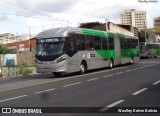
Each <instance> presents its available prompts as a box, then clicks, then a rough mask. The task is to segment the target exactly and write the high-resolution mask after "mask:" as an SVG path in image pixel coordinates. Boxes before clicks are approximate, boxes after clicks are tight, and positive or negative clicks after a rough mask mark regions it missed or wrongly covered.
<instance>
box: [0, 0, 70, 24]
mask: <svg viewBox="0 0 160 116" xmlns="http://www.w3.org/2000/svg"><path fill="white" fill-rule="evenodd" d="M0 1H2V2H5V3H7V4H10V5H13V6H16V7H19V8H22V9H25V10H28V11H30V12H33V13H36V14H39V15H43V16H45V17H49V18H51V19H52V20H59V21H64V22H68V20H62V19H58V18H53V17H51V16H49V15H46V14H43V13H40V12H37V11H34V10H31V9H28V8H25V7H22V6H20V5H18V4H13V3H11V2H8V1H5V0H0ZM69 22H70V21H69Z"/></svg>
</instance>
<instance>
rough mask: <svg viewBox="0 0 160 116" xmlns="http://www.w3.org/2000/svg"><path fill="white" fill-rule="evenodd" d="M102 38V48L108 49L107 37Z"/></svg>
mask: <svg viewBox="0 0 160 116" xmlns="http://www.w3.org/2000/svg"><path fill="white" fill-rule="evenodd" d="M101 40H102V50H107V49H108V47H107V38H101Z"/></svg>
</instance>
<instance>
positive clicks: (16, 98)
mask: <svg viewBox="0 0 160 116" xmlns="http://www.w3.org/2000/svg"><path fill="white" fill-rule="evenodd" d="M26 96H28V95H21V96H17V97H12V98H8V99H4V100H0V103H1V102H5V101H9V100H14V99H18V98H22V97H26Z"/></svg>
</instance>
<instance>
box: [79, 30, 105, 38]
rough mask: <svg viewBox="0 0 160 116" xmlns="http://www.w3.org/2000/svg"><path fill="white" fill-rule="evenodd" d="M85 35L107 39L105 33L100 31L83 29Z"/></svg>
mask: <svg viewBox="0 0 160 116" xmlns="http://www.w3.org/2000/svg"><path fill="white" fill-rule="evenodd" d="M81 30H82V32H83V34H84V35H92V36H99V37H106V35H105V32H103V31H99V30H92V29H85V28H81Z"/></svg>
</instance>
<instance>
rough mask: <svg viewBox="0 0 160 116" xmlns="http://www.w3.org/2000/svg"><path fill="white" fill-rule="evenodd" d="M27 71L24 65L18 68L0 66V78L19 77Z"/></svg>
mask: <svg viewBox="0 0 160 116" xmlns="http://www.w3.org/2000/svg"><path fill="white" fill-rule="evenodd" d="M25 69H26V66H24V65H17V66H7V67H6V66H0V78H1V77H8V78H12V77H17V76H18V75H21V74H22V73H23V71H24V70H25Z"/></svg>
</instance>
